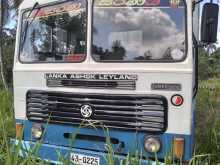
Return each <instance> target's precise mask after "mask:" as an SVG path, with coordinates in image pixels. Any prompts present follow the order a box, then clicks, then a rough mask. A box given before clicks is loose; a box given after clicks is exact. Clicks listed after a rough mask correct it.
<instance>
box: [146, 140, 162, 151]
mask: <svg viewBox="0 0 220 165" xmlns="http://www.w3.org/2000/svg"><path fill="white" fill-rule="evenodd" d="M144 148H145V150H146V151H147V152H149V153H157V152H158V151H159V150H160V148H161V144H160V140H159V138H157V137H146V138H145V140H144Z"/></svg>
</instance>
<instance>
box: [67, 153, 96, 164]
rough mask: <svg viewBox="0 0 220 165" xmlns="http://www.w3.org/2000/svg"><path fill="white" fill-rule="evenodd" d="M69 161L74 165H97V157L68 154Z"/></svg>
mask: <svg viewBox="0 0 220 165" xmlns="http://www.w3.org/2000/svg"><path fill="white" fill-rule="evenodd" d="M70 160H71V162H72V163H73V164H74V165H99V161H100V159H99V157H93V156H88V155H82V154H75V153H71V154H70Z"/></svg>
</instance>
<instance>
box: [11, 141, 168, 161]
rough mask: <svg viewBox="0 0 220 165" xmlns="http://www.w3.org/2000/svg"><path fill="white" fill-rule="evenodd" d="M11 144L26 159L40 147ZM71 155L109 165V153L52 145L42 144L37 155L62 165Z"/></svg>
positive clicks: (32, 143) (121, 157)
mask: <svg viewBox="0 0 220 165" xmlns="http://www.w3.org/2000/svg"><path fill="white" fill-rule="evenodd" d="M11 142H12V145H20V146H21V147H20V148H21V149H20V151H19V154H20V156H22V157H25V156H26V155H27V153H28V152H29V151H32V150H33V149H34V148H35V147H36V146H37V145H38V144H37V143H35V142H30V141H18V140H15V139H12V140H11ZM70 153H77V154H83V155H88V156H93V157H99V158H100V165H108V158H107V157H108V154H107V153H104V152H96V151H90V150H84V149H75V148H70V147H63V146H57V145H50V144H41V145H40V147H39V150H38V152H37V153H36V156H37V157H39V158H40V159H42V160H45V161H48V162H50V163H54V164H61V165H62V164H63V163H62V160H65V161H67V162H68V160H69V159H70V156H69V155H70ZM126 158H127V157H126V156H122V155H114V157H113V158H112V159H113V160H114V162H115V165H118V164H120V162H121V161H123V162H126ZM138 161H139V162H138V164H139V165H156V164H158V162H155V161H148V160H138ZM123 164H125V163H123ZM159 164H160V165H163V164H164V163H159Z"/></svg>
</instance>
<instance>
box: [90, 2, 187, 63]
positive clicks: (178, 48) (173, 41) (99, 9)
mask: <svg viewBox="0 0 220 165" xmlns="http://www.w3.org/2000/svg"><path fill="white" fill-rule="evenodd" d="M185 11H186V9H185V2H184V1H183V0H95V3H94V9H93V50H92V51H93V52H92V53H93V57H94V59H95V60H96V61H99V62H108V61H113V62H117V61H118V62H145V61H146V62H149V61H152V62H156V61H157V62H165V61H166V62H177V61H182V60H183V59H184V58H185V57H186V38H185V36H186V34H185V32H186V20H185V19H186V13H185Z"/></svg>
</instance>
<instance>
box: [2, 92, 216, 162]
mask: <svg viewBox="0 0 220 165" xmlns="http://www.w3.org/2000/svg"><path fill="white" fill-rule="evenodd" d="M197 107H198V109H197V119H196V122H197V123H196V124H197V127H196V149H195V156H194V158H193V159H192V160H191V161H190V164H192V165H203V164H204V165H208V164H214V165H215V164H218V163H219V162H220V90H218V89H217V90H209V89H200V91H199V95H198V101H197ZM14 132H15V130H14V113H13V104H12V95H11V93H10V92H7V91H0V165H44V164H46V162H43V161H42V160H38V159H37V157H38V151H39V148H40V145H41V144H40V142H39V143H38V144H37V145H36V146H35V147H33V148H32V149H31V150H30V151H27V150H26V149H25V148H22V145H21V144H20V143H19V144H18V145H17V146H14V148H13V150H12V149H11V145H10V138H11V137H14V136H15V133H14ZM107 132H108V131H107ZM106 137H107V138H106V144H107V145H106V146H107V148H106V149H107V153H108V154H107V157H106V158H105V159H106V162H107V164H108V165H114V164H115V161H116V159H117V158H116V159H115V158H114V156H115V153H114V150H113V147H112V146H111V142H110V139H109V138H108V137H109V136H108V134H106ZM71 144H72V145H74V137H73V138H72V141H71ZM21 149H22V150H23V151H25V152H26V154H27V155H26V158H21V157H20V156H19V151H20V150H21ZM58 155H59V153H58ZM140 155H142V153H138V152H136V153H133V154H131V153H130V154H128V155H127V158H126V160H120V159H117V164H119V165H140V164H141V162H142V161H141V160H140V159H139V158H140ZM60 161H62V162H63V163H64V165H68V164H69V163H70V162H69V155H65V156H61V155H60ZM156 162H157V165H160V163H159V161H156ZM149 164H151V163H149ZM165 164H166V165H171V164H176V165H181V164H182V162H179V163H175V162H174V161H173V156H172V155H168V156H167V157H166V158H165Z"/></svg>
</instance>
